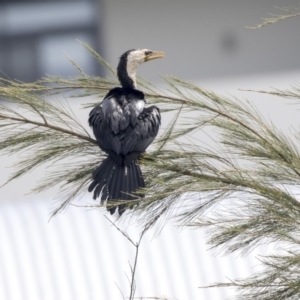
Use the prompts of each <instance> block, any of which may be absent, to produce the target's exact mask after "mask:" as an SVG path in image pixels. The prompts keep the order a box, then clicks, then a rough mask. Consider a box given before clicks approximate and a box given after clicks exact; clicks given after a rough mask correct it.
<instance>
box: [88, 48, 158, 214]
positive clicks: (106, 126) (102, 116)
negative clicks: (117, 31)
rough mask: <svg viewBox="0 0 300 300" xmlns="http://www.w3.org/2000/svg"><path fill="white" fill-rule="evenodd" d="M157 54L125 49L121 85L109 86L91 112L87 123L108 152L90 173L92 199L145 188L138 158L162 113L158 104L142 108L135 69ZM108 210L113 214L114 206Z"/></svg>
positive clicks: (126, 196)
mask: <svg viewBox="0 0 300 300" xmlns="http://www.w3.org/2000/svg"><path fill="white" fill-rule="evenodd" d="M159 57H163V53H162V52H154V51H150V50H146V49H145V50H129V51H127V52H125V53H124V54H123V55H122V56H121V58H120V62H119V65H118V68H117V74H118V78H119V80H120V83H121V85H122V87H116V88H113V89H111V90H110V91H109V92H108V94H107V95H106V96H105V97H104V99H103V101H102V103H101V104H99V105H97V106H96V107H95V108H94V109H93V110H92V111H91V112H90V115H89V125H90V126H91V127H92V128H93V132H94V135H95V137H96V139H97V142H98V144H99V147H100V148H101V149H102V150H103V151H104V152H106V153H107V155H108V156H107V158H105V159H104V160H103V161H102V163H101V164H100V165H99V166H98V167H97V168H96V170H95V171H94V172H93V181H92V183H91V184H90V186H89V189H88V190H89V192H92V191H94V196H93V198H94V199H96V198H97V197H100V201H101V202H103V201H106V200H107V201H112V200H116V201H122V200H124V201H126V200H134V199H137V198H138V196H137V195H136V194H135V192H136V191H137V190H138V189H140V188H143V187H145V182H144V179H143V176H142V172H141V169H140V166H139V165H138V160H139V158H140V156H141V154H142V153H143V152H144V151H145V150H146V149H147V147H148V146H149V145H150V144H151V143H152V142H153V140H154V139H155V137H156V135H157V133H158V130H159V126H160V122H161V116H160V112H159V108H158V107H156V106H150V107H145V102H146V101H145V96H144V93H143V92H142V91H139V90H137V89H136V82H135V70H136V68H137V67H138V65H139V64H141V63H142V62H144V61H147V60H151V59H154V58H159ZM139 196H140V195H139ZM125 208H126V203H124V205H123V204H122V205H118V212H119V214H122V213H123V212H124V210H125ZM108 210H109V211H110V213H111V214H113V213H114V212H115V211H116V207H110V208H108Z"/></svg>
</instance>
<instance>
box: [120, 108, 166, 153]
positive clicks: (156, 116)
mask: <svg viewBox="0 0 300 300" xmlns="http://www.w3.org/2000/svg"><path fill="white" fill-rule="evenodd" d="M160 121H161V117H160V112H159V108H158V107H156V106H150V107H147V108H144V110H143V112H142V113H141V114H140V115H139V117H138V118H137V122H136V124H135V126H134V127H133V128H132V127H128V130H127V132H126V135H125V137H124V139H123V141H122V146H121V149H122V150H121V151H122V154H124V155H126V154H127V153H130V152H144V151H145V150H146V148H147V147H148V146H149V145H150V144H151V143H152V142H153V140H154V139H155V137H156V135H157V133H158V130H159V126H160Z"/></svg>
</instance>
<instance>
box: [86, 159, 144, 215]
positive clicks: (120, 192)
mask: <svg viewBox="0 0 300 300" xmlns="http://www.w3.org/2000/svg"><path fill="white" fill-rule="evenodd" d="M143 187H145V182H144V178H143V175H142V172H141V168H140V166H139V165H138V164H137V162H136V160H132V161H130V162H126V164H125V163H124V162H122V163H121V164H120V163H116V162H115V160H114V159H113V158H112V157H111V156H110V155H109V156H108V157H107V158H106V159H104V160H103V161H102V163H101V164H100V165H99V167H98V168H97V169H96V170H95V171H94V172H93V182H92V183H91V184H90V186H89V188H88V191H89V192H92V191H93V190H94V196H93V198H94V199H96V198H97V197H100V201H101V202H103V201H105V200H107V201H110V200H115V201H122V200H134V199H137V198H138V197H137V196H135V195H134V193H135V192H136V191H137V190H138V189H139V188H143ZM125 208H126V205H125V204H121V205H118V211H119V214H120V215H121V214H122V213H123V212H124V211H125ZM107 209H108V210H109V212H110V213H111V214H113V213H114V212H115V210H116V206H114V207H110V208H107Z"/></svg>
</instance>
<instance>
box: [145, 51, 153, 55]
mask: <svg viewBox="0 0 300 300" xmlns="http://www.w3.org/2000/svg"><path fill="white" fill-rule="evenodd" d="M151 53H153V52H152V51H145V55H150V54H151Z"/></svg>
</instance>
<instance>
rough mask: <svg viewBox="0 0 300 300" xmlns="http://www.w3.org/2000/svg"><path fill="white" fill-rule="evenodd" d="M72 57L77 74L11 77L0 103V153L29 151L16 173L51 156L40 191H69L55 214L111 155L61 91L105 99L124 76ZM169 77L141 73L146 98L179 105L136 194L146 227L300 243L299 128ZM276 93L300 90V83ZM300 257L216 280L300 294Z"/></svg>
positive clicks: (220, 242)
mask: <svg viewBox="0 0 300 300" xmlns="http://www.w3.org/2000/svg"><path fill="white" fill-rule="evenodd" d="M84 46H85V47H86V48H87V49H88V50H89V51H90V52H91V53H92V54H93V55H94V56H95V57H96V58H97V60H98V61H99V62H100V63H102V64H104V65H105V66H106V67H108V68H109V69H110V70H111V72H112V73H113V74H114V71H113V70H112V68H111V67H110V66H108V64H107V63H106V62H104V60H103V59H102V58H101V57H99V55H98V54H96V53H95V52H94V51H93V50H92V49H90V48H89V47H88V46H87V45H84ZM71 62H72V63H73V65H74V66H75V67H76V68H77V69H78V71H79V72H80V76H78V77H76V78H71V79H62V78H59V77H47V78H45V79H42V80H40V81H38V82H36V83H33V84H24V83H20V82H15V81H9V80H4V79H3V80H2V81H1V86H0V96H1V97H2V98H4V99H6V101H7V104H2V105H1V113H0V136H1V138H0V152H1V153H2V154H7V153H26V159H23V160H20V161H19V162H18V163H17V164H16V165H15V169H14V172H13V174H12V176H11V177H10V179H9V180H14V179H15V178H18V177H20V176H22V175H25V174H26V173H27V172H29V171H30V170H32V169H33V168H35V167H38V166H40V165H42V164H51V165H50V168H49V172H48V173H47V175H46V176H45V178H44V179H43V181H41V182H39V183H38V184H37V186H36V188H35V190H34V192H39V191H43V190H45V189H46V188H49V187H53V186H55V185H60V187H61V192H62V194H63V195H64V200H63V201H62V202H61V204H60V205H59V207H58V208H57V209H56V210H55V212H54V214H55V213H57V212H58V211H60V210H61V209H63V208H65V207H66V206H67V205H68V204H69V203H70V201H72V199H74V197H75V196H78V195H79V194H82V193H84V192H85V191H86V189H87V184H88V182H89V181H90V178H91V173H92V170H93V169H94V168H95V167H96V166H97V165H98V163H99V161H101V159H102V158H103V155H104V154H103V153H101V151H100V149H99V147H98V146H97V143H96V141H95V140H94V138H93V137H91V136H90V134H89V133H88V132H87V131H86V130H85V128H84V126H82V125H81V124H80V123H79V122H78V120H77V119H76V116H75V115H74V114H73V112H72V110H71V108H70V107H69V106H68V102H57V101H56V102H55V101H54V100H53V97H55V95H56V94H57V93H65V92H68V93H70V91H72V93H75V94H74V96H76V97H80V96H86V95H90V96H94V98H95V102H99V101H100V99H102V98H103V96H104V95H105V93H106V92H107V91H108V90H109V89H111V88H112V87H113V86H115V85H117V82H116V80H115V79H109V78H99V77H93V76H88V75H86V74H84V73H83V71H82V70H81V68H80V67H79V66H77V65H76V64H75V63H74V62H73V61H71ZM164 80H165V83H166V86H167V88H166V89H165V90H164V92H161V91H159V90H157V89H156V88H155V87H154V86H152V85H151V84H150V83H148V82H146V81H144V80H142V79H140V80H139V84H140V86H142V88H143V90H144V91H145V94H146V97H147V101H148V103H155V104H157V105H158V106H159V107H160V108H161V109H162V112H163V113H173V114H174V118H173V120H172V121H171V122H170V124H169V125H168V127H167V128H166V129H165V131H164V132H162V133H161V135H160V137H159V138H158V139H157V140H156V142H155V143H154V151H151V152H147V153H146V154H144V156H143V158H142V160H141V164H142V167H143V172H144V174H145V176H146V181H147V187H146V189H145V190H144V191H143V193H145V194H146V197H145V198H141V199H139V200H138V201H135V202H138V203H137V204H138V205H136V206H135V207H134V208H133V210H132V211H131V212H130V213H129V214H130V215H131V216H135V217H136V218H137V219H138V220H140V222H141V223H142V224H143V225H144V226H145V227H144V228H149V227H150V226H152V225H154V224H157V223H158V222H161V224H163V223H164V222H165V221H166V220H167V219H169V218H175V219H176V220H177V221H178V223H179V224H180V225H184V226H192V227H196V228H200V227H206V228H208V229H209V230H210V239H209V243H210V244H211V245H212V247H217V248H219V249H224V252H225V253H231V252H234V251H241V252H242V253H246V252H247V251H251V249H253V248H254V247H256V246H257V245H260V244H262V243H273V242H280V243H282V244H283V245H285V246H287V247H294V248H295V249H299V244H300V239H299V225H300V224H299V222H300V221H299V220H300V203H299V201H298V199H297V191H298V187H299V186H300V154H299V151H298V148H299V147H298V141H299V136H298V135H295V137H294V139H293V141H297V143H296V142H293V141H292V139H291V138H288V137H287V136H285V135H284V134H283V133H281V132H280V131H279V130H278V129H276V128H275V127H274V126H273V125H272V124H268V123H267V122H266V121H265V120H264V119H263V118H262V117H261V115H260V114H259V113H258V112H257V111H256V109H255V108H254V107H253V106H252V105H251V104H250V103H247V102H246V101H238V100H237V99H235V98H226V97H223V96H220V95H217V94H215V93H213V92H211V91H207V90H204V89H202V88H200V87H198V86H196V85H194V84H191V83H188V82H185V81H182V80H180V79H178V78H174V77H167V78H166V77H164ZM270 93H273V94H276V95H279V96H292V97H294V98H300V93H299V89H298V88H295V87H294V88H293V89H292V90H291V91H271V92H270ZM69 101H72V99H70V100H69ZM92 105H95V103H91V104H89V105H85V107H90V106H92ZM201 130H210V131H211V132H214V136H215V137H216V138H217V141H218V143H217V145H215V147H206V148H205V147H204V146H203V145H202V143H201V141H197V140H196V139H195V133H197V132H199V131H201ZM83 158H84V159H83ZM74 162H75V163H74ZM220 204H222V206H221V205H220ZM114 205H116V204H114ZM212 207H213V210H212V209H211V208H212ZM224 207H227V210H226V209H224ZM299 261H300V259H299V252H298V251H293V252H292V251H290V252H288V253H287V254H284V255H273V256H270V257H267V258H264V259H263V260H262V263H263V264H264V265H265V272H264V273H262V274H258V275H256V276H254V277H253V278H248V279H246V280H243V281H233V282H230V283H228V284H218V286H224V285H231V286H232V285H233V286H236V287H238V289H240V290H241V293H242V294H241V295H242V298H241V299H299V296H300V291H299V274H298V273H299V272H300V271H299V270H300V266H299Z"/></svg>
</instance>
